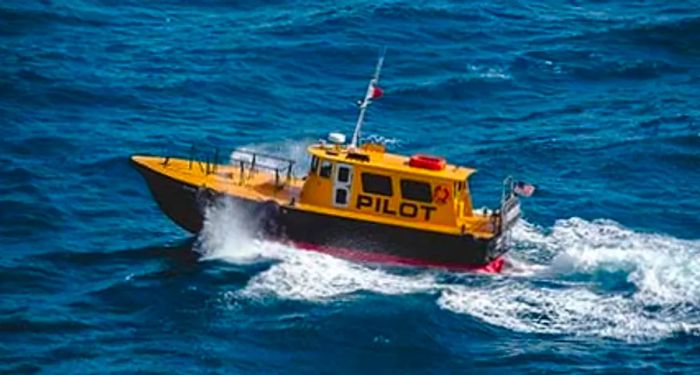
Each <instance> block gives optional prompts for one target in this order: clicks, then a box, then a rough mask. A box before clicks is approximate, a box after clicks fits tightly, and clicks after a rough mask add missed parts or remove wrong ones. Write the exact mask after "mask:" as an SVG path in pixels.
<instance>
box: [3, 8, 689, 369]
mask: <svg viewBox="0 0 700 375" xmlns="http://www.w3.org/2000/svg"><path fill="white" fill-rule="evenodd" d="M381 46H387V48H388V52H387V56H386V61H385V67H384V70H383V74H382V78H381V86H382V87H383V88H384V89H385V96H384V97H383V98H381V99H380V100H379V101H377V102H376V103H374V104H373V105H372V107H371V109H370V112H369V114H368V118H367V123H366V126H365V128H364V133H365V134H367V135H371V136H373V137H375V138H380V139H383V140H385V141H387V142H389V143H390V145H391V148H392V149H393V150H394V151H397V152H402V153H412V152H419V151H420V152H430V153H436V154H441V155H444V156H446V157H447V158H448V159H449V160H450V161H451V162H455V163H459V164H465V165H468V166H473V167H475V168H477V169H479V173H478V174H477V175H475V176H474V178H473V179H472V191H473V193H474V195H475V205H476V206H477V207H479V206H483V205H487V206H488V205H490V206H493V205H495V204H496V203H497V201H498V198H499V193H500V181H501V180H502V178H503V177H505V176H506V175H509V174H513V175H516V176H518V177H520V178H522V179H525V180H527V181H529V182H532V183H534V184H535V185H536V186H537V192H536V194H535V196H534V197H533V198H531V199H528V200H526V201H525V202H524V203H523V209H524V211H525V217H524V220H523V221H522V222H521V223H520V224H519V225H518V226H517V227H516V229H515V233H514V235H513V239H514V244H513V249H512V251H511V252H510V253H509V255H508V265H507V269H506V270H505V272H504V273H503V274H501V275H496V276H494V275H478V274H465V273H452V272H445V271H440V270H428V269H420V268H392V267H381V266H375V265H366V264H356V263H351V262H347V261H344V260H340V259H336V258H332V257H329V256H326V255H322V254H316V253H308V252H303V251H298V250H295V249H291V248H288V247H285V246H283V245H280V244H276V243H268V242H262V241H260V240H257V239H255V237H254V236H252V235H251V233H250V231H248V230H247V229H246V225H245V223H243V222H241V219H240V218H239V217H237V215H236V210H235V207H230V206H229V205H227V204H226V203H225V202H224V203H222V204H221V205H219V206H217V207H215V208H214V209H212V210H211V211H210V212H208V215H207V223H206V227H205V230H204V232H203V233H202V235H201V236H200V237H199V238H192V236H190V235H188V234H187V233H185V232H184V231H182V230H181V229H179V228H178V227H176V226H175V225H174V224H173V223H171V222H170V221H169V220H168V219H167V218H166V217H165V216H164V215H163V214H162V213H161V212H160V211H159V210H158V208H157V206H156V205H155V203H154V202H153V200H152V198H151V197H150V195H149V193H148V190H147V188H146V186H145V184H144V181H143V180H142V179H141V178H140V176H139V175H138V174H137V173H136V172H135V171H133V170H132V169H131V168H130V166H129V165H128V162H127V157H128V156H129V155H130V154H133V153H163V152H166V151H168V150H170V149H171V148H173V147H175V148H179V147H185V148H186V147H187V145H189V144H192V143H196V144H213V145H217V146H220V147H222V148H223V149H225V150H231V149H233V148H234V147H239V146H245V147H248V148H254V149H260V150H269V151H277V152H280V153H283V154H285V155H291V156H292V157H294V158H295V159H297V160H299V161H300V162H301V163H303V162H304V160H305V159H304V145H305V144H306V143H308V142H311V141H314V140H316V139H318V138H322V137H324V136H325V134H327V133H328V132H329V131H343V132H345V133H346V134H349V133H350V132H351V131H352V127H353V125H354V121H355V116H356V107H355V104H354V103H355V102H356V101H357V100H358V99H360V97H361V96H362V94H363V93H364V90H365V87H366V86H365V85H366V84H367V79H368V77H369V76H370V75H371V73H372V71H373V68H374V64H375V62H376V57H377V53H378V50H379V48H380V47H381ZM699 96H700V3H699V2H697V1H685V2H663V1H629V2H624V3H623V2H615V1H604V0H601V1H550V0H539V1H510V2H506V1H484V2H462V1H453V2H451V1H442V0H437V1H429V2H428V1H425V2H423V1H390V0H376V1H363V0H339V1H337V2H334V3H333V4H331V3H330V2H322V1H318V2H314V1H289V2H285V1H267V2H254V1H225V0H202V1H197V2H189V1H183V0H154V1H134V0H124V1H120V0H66V1H57V0H40V1H32V0H22V1H19V0H5V1H2V2H1V3H0V120H2V129H3V136H2V137H0V151H1V152H0V244H1V245H0V249H1V252H0V372H7V373H34V372H45V373H71V374H72V373H106V372H116V373H133V372H144V373H194V372H212V373H265V374H270V373H400V374H406V373H467V372H470V371H480V372H482V371H485V372H490V373H503V372H509V373H535V372H562V373H564V372H565V373H570V372H572V371H574V372H579V371H580V372H582V371H586V372H600V373H607V372H618V373H619V372H623V373H627V372H634V373H647V372H664V371H678V372H687V373H694V372H697V371H698V369H699V368H700V197H699V195H700V124H699V121H700V109H699V107H698V97H699Z"/></svg>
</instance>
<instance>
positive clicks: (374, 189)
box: [362, 173, 394, 197]
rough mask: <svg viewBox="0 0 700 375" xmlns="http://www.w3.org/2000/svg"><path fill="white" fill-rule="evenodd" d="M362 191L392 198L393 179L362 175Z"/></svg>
mask: <svg viewBox="0 0 700 375" xmlns="http://www.w3.org/2000/svg"><path fill="white" fill-rule="evenodd" d="M362 191H364V192H365V193H370V194H379V195H386V196H389V197H390V196H392V195H394V191H393V189H392V188H391V177H389V176H383V175H380V174H374V173H363V174H362Z"/></svg>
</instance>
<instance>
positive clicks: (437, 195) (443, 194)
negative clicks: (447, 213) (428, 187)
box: [433, 185, 450, 204]
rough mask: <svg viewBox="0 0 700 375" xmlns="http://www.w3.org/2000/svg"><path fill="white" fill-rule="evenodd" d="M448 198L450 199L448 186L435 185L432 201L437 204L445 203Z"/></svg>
mask: <svg viewBox="0 0 700 375" xmlns="http://www.w3.org/2000/svg"><path fill="white" fill-rule="evenodd" d="M448 199H450V188H448V187H447V186H445V185H437V186H435V190H434V191H433V202H435V203H437V204H446V203H447V200H448Z"/></svg>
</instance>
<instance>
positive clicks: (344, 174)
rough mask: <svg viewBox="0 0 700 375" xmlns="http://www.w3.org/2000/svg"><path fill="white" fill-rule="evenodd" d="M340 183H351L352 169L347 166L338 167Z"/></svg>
mask: <svg viewBox="0 0 700 375" xmlns="http://www.w3.org/2000/svg"><path fill="white" fill-rule="evenodd" d="M338 182H342V183H348V182H350V168H348V167H346V166H338Z"/></svg>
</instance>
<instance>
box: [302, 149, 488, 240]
mask: <svg viewBox="0 0 700 375" xmlns="http://www.w3.org/2000/svg"><path fill="white" fill-rule="evenodd" d="M308 152H309V153H310V155H311V166H310V170H309V173H308V176H307V178H306V180H305V182H304V185H303V188H302V191H301V194H300V196H299V202H300V203H302V204H308V205H311V206H316V207H324V208H328V209H340V210H343V211H347V212H350V213H353V214H356V215H360V216H366V215H369V216H375V217H377V216H378V217H383V218H386V219H392V221H397V222H403V223H407V222H410V223H411V224H412V225H415V224H416V223H424V224H426V225H429V226H441V227H447V228H450V229H454V228H456V227H457V228H458V227H459V224H460V222H463V221H465V218H469V217H472V216H473V212H472V202H471V196H470V194H469V184H468V179H469V176H470V175H471V174H472V173H474V172H475V170H474V169H469V168H464V167H459V166H455V165H450V164H447V163H446V161H445V159H443V158H440V157H435V156H429V155H421V154H418V155H414V156H411V157H405V156H401V155H396V154H390V153H387V152H385V148H384V146H381V145H377V144H371V143H370V144H364V145H362V146H360V147H351V146H344V145H341V144H326V143H320V144H316V145H312V146H310V147H309V148H308Z"/></svg>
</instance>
